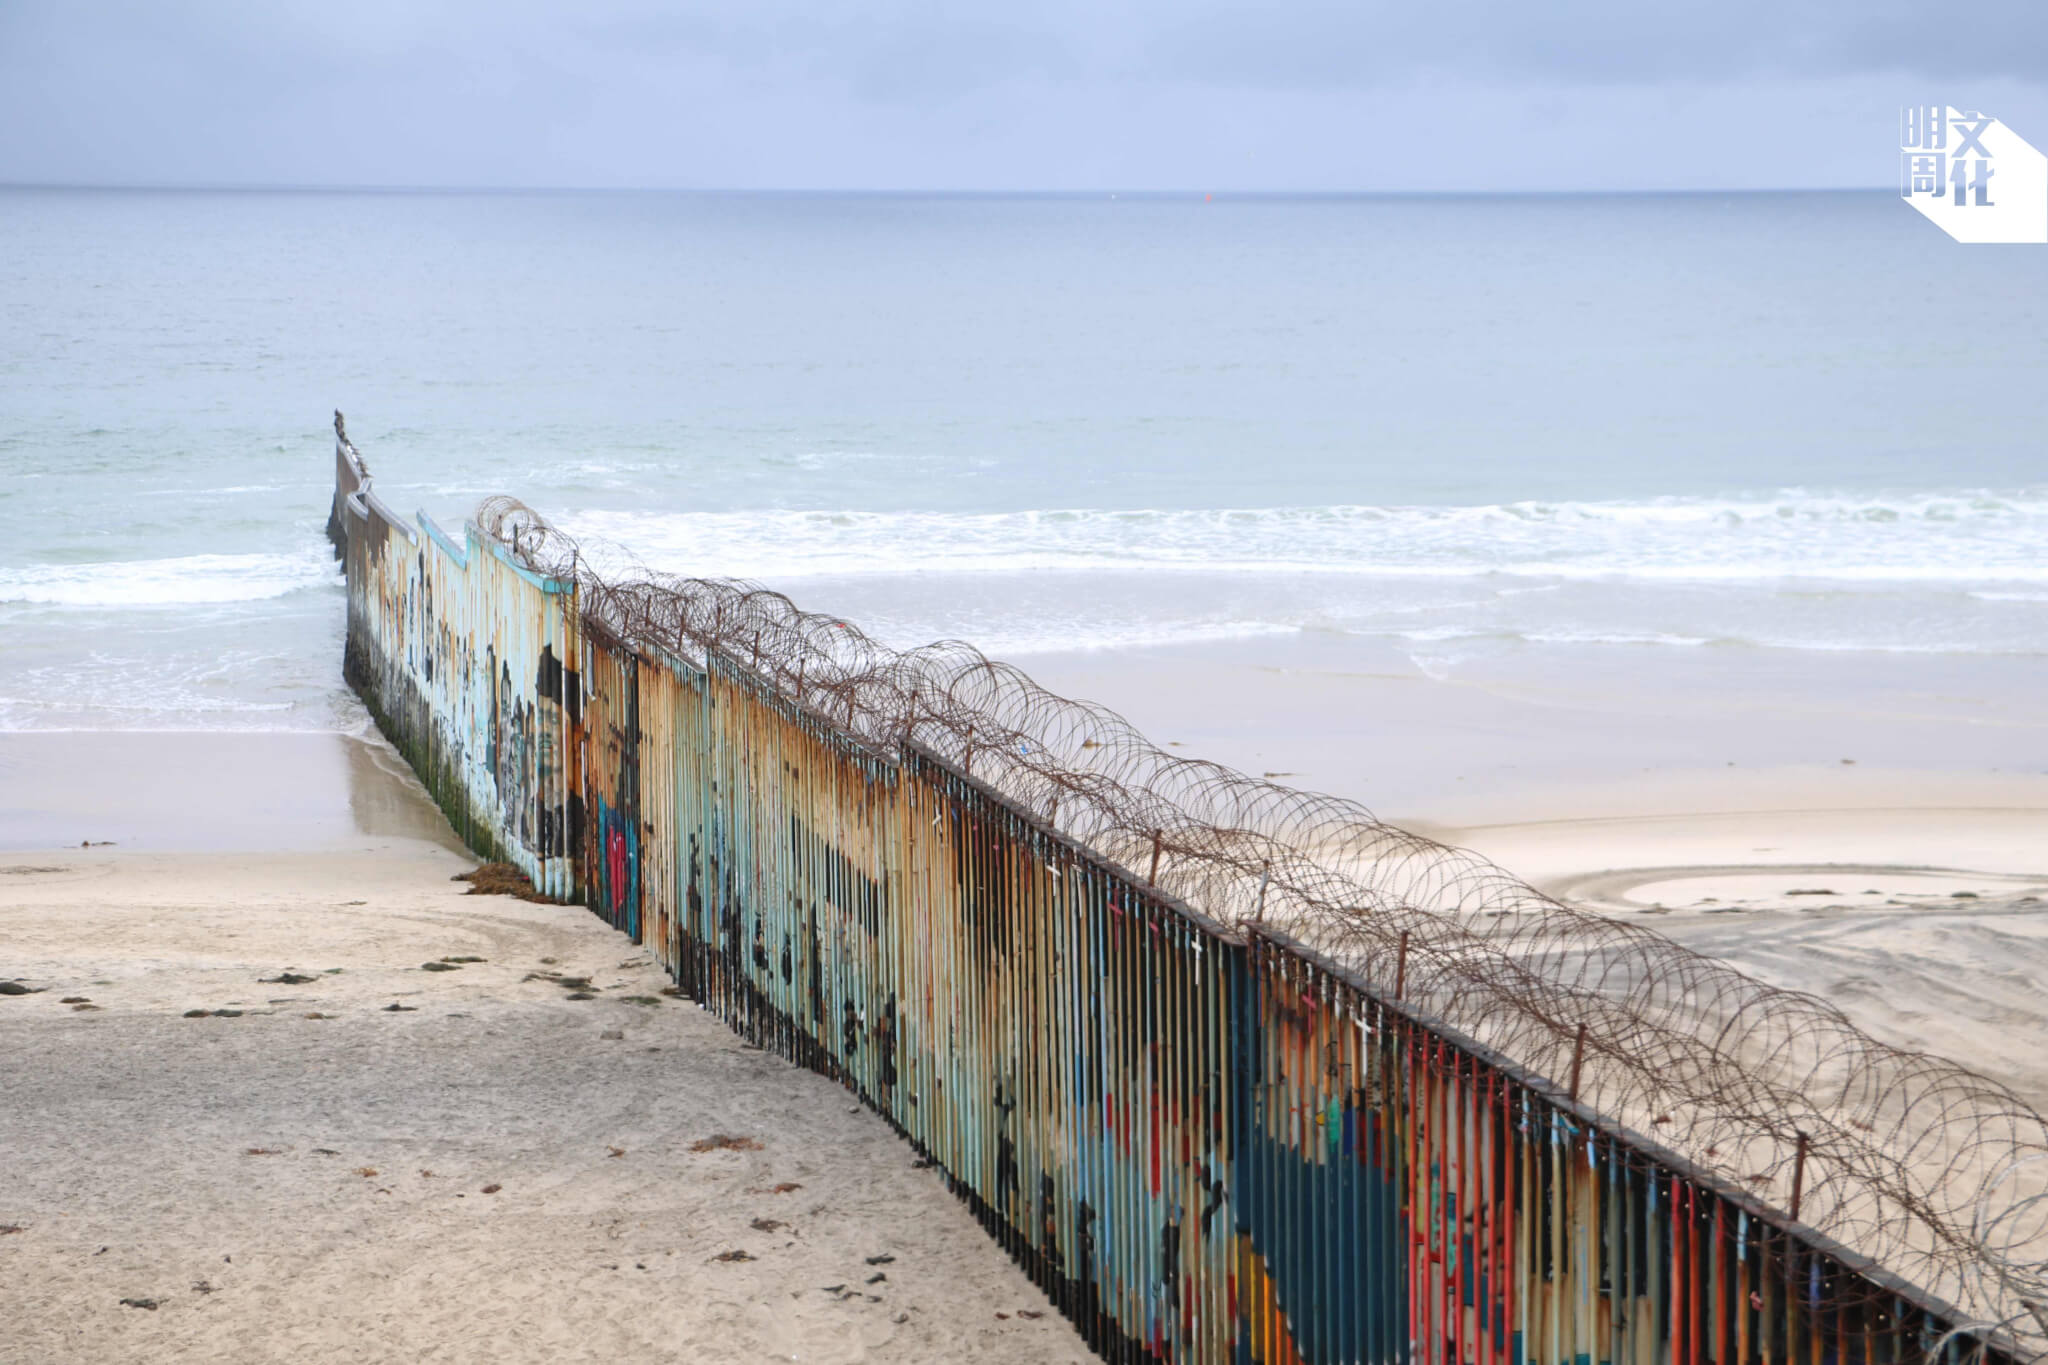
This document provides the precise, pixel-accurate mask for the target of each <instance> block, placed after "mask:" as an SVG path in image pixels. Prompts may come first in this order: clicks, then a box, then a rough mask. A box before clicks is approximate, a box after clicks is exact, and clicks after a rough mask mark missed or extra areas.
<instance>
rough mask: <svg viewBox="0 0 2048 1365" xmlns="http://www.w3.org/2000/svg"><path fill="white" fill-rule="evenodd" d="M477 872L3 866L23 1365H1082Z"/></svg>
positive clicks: (6, 1342)
mask: <svg viewBox="0 0 2048 1365" xmlns="http://www.w3.org/2000/svg"><path fill="white" fill-rule="evenodd" d="M466 866H468V863H467V861H466V860H465V859H462V858H460V857H459V856H458V855H455V854H453V853H450V852H448V851H446V850H443V849H439V848H435V847H432V846H429V845H424V844H419V843H413V842H410V841H397V842H391V841H386V846H385V847H383V848H381V849H378V848H365V849H361V850H354V851H337V852H314V853H291V854H261V855H235V854H150V853H134V852H124V851H122V850H119V849H111V850H110V849H91V850H78V849H73V850H70V851H65V852H59V853H15V854H7V855H0V981H5V980H9V979H19V980H21V981H22V982H23V983H24V984H26V985H28V986H30V987H34V988H36V989H37V991H38V993H36V994H28V995H0V1096H4V1100H0V1359H5V1360H7V1361H9V1362H15V1361H19V1362H23V1363H24V1365H28V1362H122V1361H167V1360H215V1359H219V1360H239V1361H303V1362H315V1361H427V1360H433V1361H468V1360H478V1361H482V1360H489V1361H494V1362H519V1361H544V1360H545V1361H560V1360H605V1361H627V1360H629V1361H642V1360H648V1361H652V1360H675V1361H763V1360H802V1361H854V1360H883V1361H957V1360H989V1361H1041V1360H1042V1361H1066V1360H1081V1359H1085V1358H1087V1356H1088V1353H1087V1351H1086V1349H1085V1347H1084V1346H1083V1344H1082V1343H1081V1341H1080V1340H1079V1338H1078V1337H1077V1336H1076V1335H1075V1333H1074V1331H1073V1329H1072V1328H1071V1327H1070V1326H1069V1325H1068V1324H1067V1323H1066V1321H1065V1320H1064V1319H1063V1318H1061V1317H1060V1315H1059V1314H1058V1313H1057V1312H1055V1311H1054V1310H1053V1309H1052V1307H1051V1305H1050V1304H1049V1303H1048V1302H1047V1301H1046V1299H1045V1298H1044V1296H1043V1295H1042V1294H1040V1293H1039V1291H1038V1290H1037V1289H1036V1288H1035V1287H1034V1286H1033V1285H1032V1284H1031V1283H1030V1282H1029V1281H1028V1280H1027V1279H1026V1278H1025V1277H1024V1275H1023V1274H1022V1273H1021V1272H1020V1271H1019V1270H1017V1269H1016V1267H1015V1266H1014V1265H1012V1263H1011V1262H1010V1261H1009V1260H1008V1258H1007V1257H1006V1256H1005V1255H1004V1254H1003V1253H1002V1252H1001V1251H1000V1250H999V1249H998V1248H997V1247H996V1245H995V1244H994V1243H993V1242H991V1241H990V1240H989V1238H988V1237H987V1235H986V1234H985V1233H984V1232H983V1231H982V1229H981V1228H980V1226H979V1225H978V1224H977V1223H976V1222H975V1221H974V1219H973V1218H972V1217H971V1216H970V1215H969V1214H968V1212H967V1211H966V1209H965V1207H964V1206H962V1205H961V1204H959V1203H958V1202H957V1201H955V1200H954V1199H953V1198H952V1196H951V1195H950V1194H948V1193H947V1191H946V1189H945V1186H944V1183H943V1181H942V1180H941V1178H940V1176H939V1173H938V1172H937V1171H936V1170H932V1169H923V1170H920V1169H917V1168H916V1166H915V1164H914V1163H915V1155H914V1153H913V1152H912V1150H911V1149H910V1147H909V1146H908V1145H907V1144H906V1143H905V1142H903V1141H902V1139H900V1138H899V1137H897V1136H896V1135H895V1134H894V1133H892V1132H891V1131H890V1130H889V1129H888V1127H887V1126H886V1125H885V1124H884V1123H883V1122H882V1121H881V1120H880V1119H879V1118H877V1117H876V1116H874V1115H873V1114H871V1113H869V1112H868V1111H866V1110H865V1109H864V1108H862V1107H861V1106H860V1105H859V1104H858V1103H857V1102H856V1101H855V1100H854V1099H853V1097H852V1096H851V1095H850V1094H848V1093H847V1092H846V1091H844V1090H842V1089H840V1088H839V1087H838V1086H836V1085H834V1084H833V1083H832V1082H830V1081H827V1080H825V1079H824V1078H822V1077H819V1076H816V1075H812V1074H810V1073H807V1072H804V1071H800V1070H798V1069H796V1068H795V1067H792V1066H790V1065H788V1064H787V1063H785V1062H783V1061H782V1060H780V1059H779V1058H777V1057H775V1056H773V1055H770V1054H767V1053H763V1052H760V1051H756V1050H753V1049H750V1048H748V1047H747V1046H746V1045H745V1044H744V1043H742V1042H741V1041H740V1040H739V1039H738V1038H736V1037H734V1036H733V1035H732V1034H731V1033H730V1032H728V1031H727V1030H726V1029H725V1028H724V1027H723V1026H722V1025H720V1024H719V1023H717V1022H716V1021H715V1020H714V1019H713V1018H712V1017H711V1016H709V1015H708V1014H705V1013H703V1012H701V1011H699V1010H698V1009H696V1008H695V1007H694V1006H692V1005H689V1004H687V1003H686V1002H682V1001H679V1000H676V999H674V998H671V997H667V996H663V995H661V994H660V992H661V990H662V988H663V987H664V986H665V985H667V984H668V983H667V981H666V978H665V977H664V976H663V974H662V973H661V971H660V970H659V969H658V968H657V967H655V966H654V965H653V963H652V961H651V960H650V959H649V958H648V956H647V955H646V954H645V953H644V952H642V951H640V950H638V949H635V948H633V947H632V945H631V944H629V943H628V942H627V941H626V940H625V939H624V938H622V937H621V936H620V935H618V934H616V933H614V932H613V931H612V930H611V929H609V928H607V927H606V926H604V925H603V924H601V923H600V922H598V921H597V920H596V919H594V918H593V917H591V916H590V915H589V914H588V913H587V912H585V911H583V910H581V909H578V908H574V907H566V906H543V905H532V904H526V903H523V902H519V901H514V900H510V899H507V898H504V897H497V896H490V897H482V896H479V897H468V896H465V895H463V894H462V892H463V889H464V888H463V887H462V886H461V885H459V884H453V883H451V882H450V881H449V877H450V875H451V874H452V873H454V872H456V871H459V870H461V869H462V868H464V867H466ZM445 957H475V958H482V959H484V960H483V961H481V962H471V963H462V964H451V965H457V966H458V969H457V970H454V971H444V972H429V971H426V970H423V968H422V964H424V963H427V962H437V961H438V960H440V959H442V958H445ZM286 973H289V974H291V975H296V976H307V977H310V978H311V980H307V981H296V982H294V981H277V980H272V981H268V982H266V981H263V980H261V978H266V977H267V978H277V977H279V976H281V975H283V974H286ZM542 973H556V974H559V975H562V976H578V975H584V976H588V977H589V979H590V982H591V985H592V986H593V988H594V989H593V990H592V991H591V992H589V993H590V994H592V995H593V996H595V998H593V999H590V1000H574V999H571V998H569V997H570V996H571V994H572V992H571V991H570V989H568V988H566V987H565V986H563V985H561V984H558V983H557V981H555V980H553V979H549V978H548V977H546V976H543V975H539V974H542ZM80 997H83V998H86V1003H85V1005H77V1004H71V1003H66V1001H67V1000H72V999H76V998H80ZM393 1004H396V1005H400V1006H402V1007H403V1009H402V1010H401V1011H398V1012H393V1011H390V1010H388V1009H387V1008H386V1007H387V1006H390V1005H393ZM86 1005H89V1006H90V1008H87V1007H86ZM199 1009H204V1010H208V1011H214V1010H238V1011H240V1013H239V1014H238V1015H234V1016H232V1017H222V1016H218V1015H212V1014H209V1015H208V1016H207V1017H204V1018H187V1017H185V1015H186V1012H187V1011H190V1010H199ZM721 1135H723V1136H730V1137H736V1138H741V1139H745V1140H746V1143H758V1144H759V1145H758V1148H754V1147H751V1146H747V1145H746V1143H743V1144H742V1149H740V1150H709V1151H703V1152H700V1151H697V1150H695V1149H694V1144H697V1143H700V1142H703V1141H705V1140H707V1139H712V1138H716V1137H719V1136H721ZM778 1191H780V1192H778ZM15 1229H19V1230H18V1231H17V1230H15ZM734 1253H743V1254H744V1256H745V1257H746V1258H750V1259H733V1260H721V1259H719V1258H720V1257H723V1256H728V1255H732V1254H734ZM123 1300H138V1301H143V1300H147V1301H154V1303H155V1304H156V1307H155V1308H154V1309H150V1308H137V1307H132V1306H124V1305H123ZM1004 1314H1007V1315H1008V1316H1007V1317H1004V1316H1001V1315H1004ZM1027 1315H1036V1316H1027Z"/></svg>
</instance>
